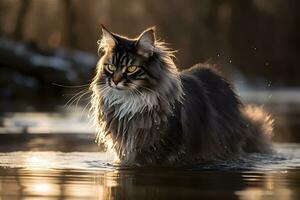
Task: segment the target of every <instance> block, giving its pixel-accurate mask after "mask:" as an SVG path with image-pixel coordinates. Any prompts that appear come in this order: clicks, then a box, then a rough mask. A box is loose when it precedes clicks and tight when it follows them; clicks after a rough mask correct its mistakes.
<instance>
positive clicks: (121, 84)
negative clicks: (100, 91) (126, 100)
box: [109, 82, 128, 90]
mask: <svg viewBox="0 0 300 200" xmlns="http://www.w3.org/2000/svg"><path fill="white" fill-rule="evenodd" d="M109 86H110V87H111V88H113V89H115V90H127V89H128V87H126V86H125V85H124V84H123V83H118V84H115V83H114V82H111V84H110V85H109Z"/></svg>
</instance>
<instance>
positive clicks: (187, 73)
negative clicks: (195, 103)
mask: <svg viewBox="0 0 300 200" xmlns="http://www.w3.org/2000/svg"><path fill="white" fill-rule="evenodd" d="M180 77H181V81H182V84H183V88H184V92H185V93H186V94H187V95H188V96H189V95H191V96H192V97H195V96H198V97H202V98H204V99H205V100H207V101H209V102H210V103H211V104H212V105H213V106H217V107H221V108H223V109H225V110H228V109H232V108H233V107H237V106H238V105H239V104H241V102H240V101H239V99H238V97H237V96H236V94H235V92H234V89H233V86H232V84H231V83H230V82H228V81H227V80H226V79H225V78H224V77H223V76H222V75H221V73H220V72H219V71H218V70H217V69H216V68H214V67H213V66H210V65H205V64H200V63H199V64H196V65H195V66H193V67H192V68H190V69H188V70H184V71H182V72H181V76H180Z"/></svg>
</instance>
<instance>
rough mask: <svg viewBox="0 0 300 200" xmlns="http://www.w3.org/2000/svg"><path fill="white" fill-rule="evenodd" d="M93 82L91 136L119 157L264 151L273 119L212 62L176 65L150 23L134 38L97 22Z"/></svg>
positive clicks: (159, 159) (140, 161)
mask: <svg viewBox="0 0 300 200" xmlns="http://www.w3.org/2000/svg"><path fill="white" fill-rule="evenodd" d="M102 33H103V34H102V39H101V40H100V41H99V52H100V54H101V58H100V60H99V62H98V64H97V72H96V76H95V78H94V79H93V82H92V83H91V86H90V88H91V90H92V92H93V98H92V111H93V113H94V118H95V120H96V122H97V125H98V129H99V130H98V135H97V142H99V143H105V144H106V145H107V147H108V148H111V149H113V150H114V151H115V153H116V154H117V156H118V158H119V160H120V162H121V164H123V165H165V166H168V165H187V164H195V163H201V162H209V161H215V160H226V159H233V158H235V157H238V156H240V155H242V154H243V153H251V152H253V153H254V152H255V153H269V152H271V147H270V145H271V144H270V136H271V135H272V119H271V117H270V116H269V115H268V114H266V113H265V112H264V111H263V110H262V109H261V108H258V107H255V106H251V105H245V104H243V103H242V102H241V100H240V99H239V97H238V96H237V95H236V93H235V92H234V90H233V87H232V85H231V84H230V83H229V82H228V81H227V80H226V79H225V78H224V77H223V76H222V75H220V73H219V72H218V71H217V70H215V69H214V68H213V67H212V66H209V65H205V64H196V65H195V66H193V67H191V68H190V69H189V70H185V71H182V72H179V71H178V69H177V67H176V65H175V64H174V62H173V59H174V55H173V51H171V50H170V49H168V48H167V47H166V46H165V44H164V43H163V42H160V41H158V40H156V38H155V30H154V28H149V29H147V30H145V31H144V32H143V33H141V34H140V36H139V37H137V38H135V39H130V38H127V37H125V36H121V35H117V34H115V33H112V32H110V31H108V30H107V29H106V28H105V27H102Z"/></svg>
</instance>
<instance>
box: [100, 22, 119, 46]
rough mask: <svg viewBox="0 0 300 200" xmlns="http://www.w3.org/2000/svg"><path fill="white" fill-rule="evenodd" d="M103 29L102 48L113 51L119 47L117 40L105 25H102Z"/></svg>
mask: <svg viewBox="0 0 300 200" xmlns="http://www.w3.org/2000/svg"><path fill="white" fill-rule="evenodd" d="M101 28H102V39H101V42H100V48H103V49H104V50H108V51H111V50H112V49H113V48H114V47H115V46H116V45H117V40H116V38H115V37H114V35H113V34H112V33H111V32H110V31H109V30H107V28H105V26H104V25H103V24H101Z"/></svg>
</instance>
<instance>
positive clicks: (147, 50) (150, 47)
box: [136, 27, 155, 58]
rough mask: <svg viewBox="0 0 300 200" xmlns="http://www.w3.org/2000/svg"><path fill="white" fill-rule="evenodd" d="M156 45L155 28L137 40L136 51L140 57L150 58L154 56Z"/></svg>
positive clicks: (148, 30)
mask: <svg viewBox="0 0 300 200" xmlns="http://www.w3.org/2000/svg"><path fill="white" fill-rule="evenodd" d="M154 43H155V28H154V27H152V28H148V29H146V30H145V31H144V32H143V33H142V34H141V35H140V36H139V37H138V39H137V43H136V50H137V53H138V54H139V55H142V56H144V57H147V58H148V57H150V56H152V55H153V51H154Z"/></svg>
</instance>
